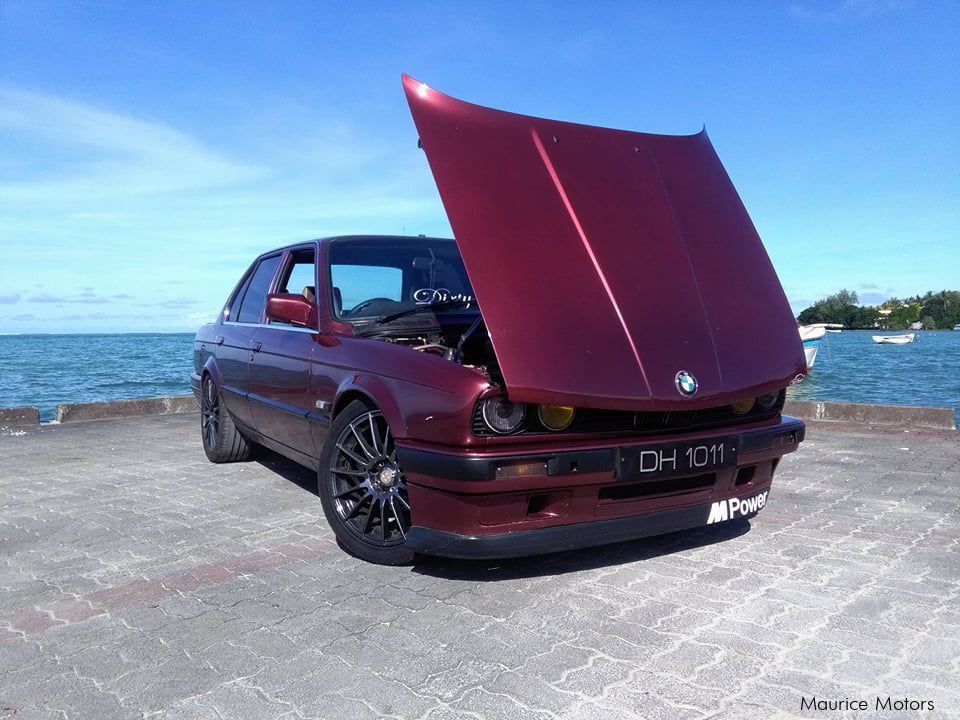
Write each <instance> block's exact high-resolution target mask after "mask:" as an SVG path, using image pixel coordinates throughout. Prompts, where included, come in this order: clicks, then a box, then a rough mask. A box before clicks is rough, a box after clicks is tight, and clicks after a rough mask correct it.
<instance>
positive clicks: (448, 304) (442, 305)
mask: <svg viewBox="0 0 960 720" xmlns="http://www.w3.org/2000/svg"><path fill="white" fill-rule="evenodd" d="M473 303H474V301H473V300H444V301H443V302H435V303H426V304H424V305H415V306H414V307H412V308H407V309H406V310H400V311H399V312H395V313H390V314H389V315H381V316H380V317H378V318H377V323H378V324H379V323H388V322H392V321H393V320H396V319H397V318H402V317H406V316H407V315H413V314H415V313H418V312H423V311H424V310H430V311H433V310H445V309H446V308H452V307H469V306H470V305H473Z"/></svg>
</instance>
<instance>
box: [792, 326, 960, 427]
mask: <svg viewBox="0 0 960 720" xmlns="http://www.w3.org/2000/svg"><path fill="white" fill-rule="evenodd" d="M876 334H881V335H882V334H890V335H897V334H901V333H896V332H890V333H885V332H883V331H877V332H871V331H867V330H855V331H848V330H844V331H843V332H840V333H827V334H826V336H825V337H824V339H823V340H822V341H821V344H820V352H819V353H817V359H816V362H814V365H813V370H812V371H811V372H810V374H809V375H808V376H807V377H806V379H805V380H803V382H800V383H798V384H796V385H793V386H792V387H791V388H790V389H789V390H788V391H787V393H788V397H790V398H792V399H794V400H840V401H843V402H865V403H886V404H891V405H932V406H935V407H952V408H954V409H955V410H958V422H960V331H957V330H938V331H929V330H925V331H921V332H917V333H915V335H916V340H915V341H914V342H912V343H910V344H909V345H878V344H877V343H875V342H873V339H872V337H871V336H873V335H876Z"/></svg>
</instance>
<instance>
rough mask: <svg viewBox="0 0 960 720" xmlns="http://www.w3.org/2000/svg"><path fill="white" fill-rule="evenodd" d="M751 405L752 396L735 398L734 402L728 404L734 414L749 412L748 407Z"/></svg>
mask: <svg viewBox="0 0 960 720" xmlns="http://www.w3.org/2000/svg"><path fill="white" fill-rule="evenodd" d="M752 407H753V398H752V397H751V398H744V399H743V400H737V401H736V402H735V403H733V404H732V405H730V409H731V410H732V411H733V414H734V415H746V414H747V413H748V412H750V409H751V408H752Z"/></svg>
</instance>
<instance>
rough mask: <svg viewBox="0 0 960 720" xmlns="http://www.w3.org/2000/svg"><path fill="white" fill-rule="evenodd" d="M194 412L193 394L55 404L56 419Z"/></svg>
mask: <svg viewBox="0 0 960 720" xmlns="http://www.w3.org/2000/svg"><path fill="white" fill-rule="evenodd" d="M196 411H197V401H196V398H194V396H193V395H170V396H167V397H152V398H138V399H136V400H114V401H112V402H89V403H66V404H63V405H57V420H56V421H57V422H59V423H71V422H85V421H87V420H111V419H116V418H125V417H140V416H143V415H172V414H177V413H189V412H196Z"/></svg>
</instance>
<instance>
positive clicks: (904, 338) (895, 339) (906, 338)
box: [873, 333, 914, 345]
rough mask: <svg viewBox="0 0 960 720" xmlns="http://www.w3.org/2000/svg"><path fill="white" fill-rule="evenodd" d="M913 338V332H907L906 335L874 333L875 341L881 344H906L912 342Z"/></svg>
mask: <svg viewBox="0 0 960 720" xmlns="http://www.w3.org/2000/svg"><path fill="white" fill-rule="evenodd" d="M913 338H914V334H913V333H907V334H906V335H874V336H873V341H874V342H875V343H880V344H881V345H906V344H907V343H912V342H913Z"/></svg>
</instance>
